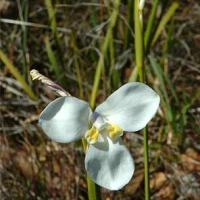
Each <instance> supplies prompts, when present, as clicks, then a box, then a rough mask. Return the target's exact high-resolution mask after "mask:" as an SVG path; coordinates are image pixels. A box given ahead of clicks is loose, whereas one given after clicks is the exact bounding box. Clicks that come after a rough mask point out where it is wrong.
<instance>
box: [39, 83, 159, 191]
mask: <svg viewBox="0 0 200 200" xmlns="http://www.w3.org/2000/svg"><path fill="white" fill-rule="evenodd" d="M159 102H160V98H159V96H158V95H157V94H156V93H155V92H154V91H153V90H152V89H151V88H150V87H148V86H147V85H145V84H143V83H138V82H135V83H127V84H125V85H123V86H122V87H120V88H119V89H118V90H116V91H115V92H114V93H113V94H111V95H110V96H109V97H108V98H107V99H106V100H105V101H104V102H103V103H102V104H100V105H99V106H98V107H97V108H96V109H95V111H94V112H92V110H91V108H90V107H89V105H88V103H87V102H85V101H83V100H80V99H78V98H75V97H71V96H66V97H60V98H57V99H56V100H54V101H53V102H51V103H50V104H49V105H48V106H47V107H46V108H45V109H44V111H43V112H42V113H41V115H40V119H39V122H40V125H41V127H42V129H43V130H44V132H45V133H46V134H47V136H49V137H50V138H51V139H52V140H54V141H56V142H61V143H68V142H73V141H76V140H80V139H81V138H86V140H87V141H88V143H89V144H90V145H89V147H88V149H87V152H86V157H85V168H86V170H87V173H88V175H89V176H90V177H91V178H92V179H93V181H94V182H95V183H97V184H98V185H100V186H102V187H104V188H107V189H110V190H118V189H120V188H122V187H123V186H124V185H126V184H127V183H128V182H129V181H130V179H131V178H132V175H133V172H134V168H135V167H134V162H133V159H132V157H131V154H130V153H129V151H128V149H127V148H126V147H125V146H124V144H123V141H122V139H121V137H120V136H122V135H123V133H124V131H128V132H134V131H139V130H141V129H142V128H144V127H145V126H146V124H147V123H148V122H149V121H150V120H151V118H152V117H153V116H154V114H155V113H156V111H157V109H158V106H159Z"/></svg>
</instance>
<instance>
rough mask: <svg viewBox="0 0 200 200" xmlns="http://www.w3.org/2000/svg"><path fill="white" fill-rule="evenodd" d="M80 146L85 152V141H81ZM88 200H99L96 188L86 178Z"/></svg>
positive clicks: (90, 180)
mask: <svg viewBox="0 0 200 200" xmlns="http://www.w3.org/2000/svg"><path fill="white" fill-rule="evenodd" d="M82 146H83V150H84V152H86V151H87V148H88V144H87V141H86V140H85V139H82ZM87 188H88V200H100V199H101V198H100V192H99V188H98V186H97V185H96V184H95V183H94V182H93V181H92V179H91V178H90V177H89V176H87Z"/></svg>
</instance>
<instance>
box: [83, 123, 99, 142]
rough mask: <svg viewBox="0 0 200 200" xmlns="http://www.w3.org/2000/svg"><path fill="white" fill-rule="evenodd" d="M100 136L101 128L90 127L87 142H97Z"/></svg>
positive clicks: (86, 136)
mask: <svg viewBox="0 0 200 200" xmlns="http://www.w3.org/2000/svg"><path fill="white" fill-rule="evenodd" d="M98 137H99V130H98V129H97V128H96V127H95V126H93V127H92V128H91V129H89V130H88V131H87V132H86V135H85V138H86V140H87V142H88V143H90V144H94V143H96V142H97V140H98Z"/></svg>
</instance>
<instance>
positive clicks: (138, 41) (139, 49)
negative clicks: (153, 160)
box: [134, 0, 150, 200]
mask: <svg viewBox="0 0 200 200" xmlns="http://www.w3.org/2000/svg"><path fill="white" fill-rule="evenodd" d="M139 4H140V1H139V0H135V4H134V22H135V57H136V67H137V71H138V75H139V81H141V82H144V81H145V80H144V72H145V69H144V37H143V21H142V8H141V7H140V6H139ZM143 134H144V185H145V186H144V189H145V200H149V198H150V197H149V166H148V160H149V159H148V133H147V129H146V128H144V130H143Z"/></svg>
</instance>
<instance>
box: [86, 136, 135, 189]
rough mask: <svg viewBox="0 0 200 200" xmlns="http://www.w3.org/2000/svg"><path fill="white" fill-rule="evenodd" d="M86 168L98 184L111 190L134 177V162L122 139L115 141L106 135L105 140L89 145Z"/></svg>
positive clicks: (118, 187) (119, 187) (123, 184)
mask: <svg viewBox="0 0 200 200" xmlns="http://www.w3.org/2000/svg"><path fill="white" fill-rule="evenodd" d="M85 168H86V170H87V173H88V175H89V176H90V177H91V178H92V179H93V181H94V182H95V183H97V184H98V185H100V186H102V187H104V188H107V189H109V190H119V189H121V188H122V187H123V186H125V185H126V184H127V183H128V182H129V181H130V179H131V178H132V176H133V172H134V163H133V159H132V157H131V155H130V153H129V151H128V149H127V148H126V147H125V146H124V145H123V144H122V141H121V139H119V140H118V141H117V142H115V143H113V141H112V140H110V139H109V138H108V137H104V141H103V142H101V143H100V142H99V143H96V144H94V145H90V146H89V149H88V151H87V153H86V157H85Z"/></svg>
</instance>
